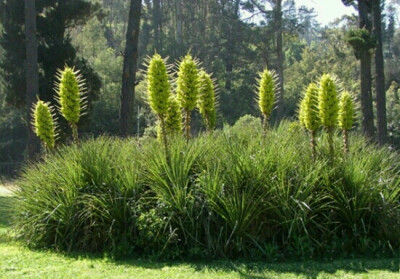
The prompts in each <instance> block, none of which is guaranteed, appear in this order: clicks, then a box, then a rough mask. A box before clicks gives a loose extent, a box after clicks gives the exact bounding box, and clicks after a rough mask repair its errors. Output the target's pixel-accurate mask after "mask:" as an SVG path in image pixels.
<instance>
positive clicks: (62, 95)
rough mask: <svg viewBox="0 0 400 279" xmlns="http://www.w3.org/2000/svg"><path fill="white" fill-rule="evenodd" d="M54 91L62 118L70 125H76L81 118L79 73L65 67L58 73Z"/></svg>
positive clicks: (81, 85)
mask: <svg viewBox="0 0 400 279" xmlns="http://www.w3.org/2000/svg"><path fill="white" fill-rule="evenodd" d="M57 78H58V83H57V85H56V90H57V93H58V102H59V104H60V112H61V114H62V116H63V117H64V118H65V119H66V120H67V121H68V122H69V123H70V124H77V123H78V122H79V118H80V116H81V111H82V110H83V109H84V107H82V105H83V104H82V103H83V100H82V95H83V93H84V92H83V86H84V84H83V80H82V77H81V76H80V75H79V71H75V69H73V68H70V67H68V66H66V67H65V68H64V70H59V72H58V76H57Z"/></svg>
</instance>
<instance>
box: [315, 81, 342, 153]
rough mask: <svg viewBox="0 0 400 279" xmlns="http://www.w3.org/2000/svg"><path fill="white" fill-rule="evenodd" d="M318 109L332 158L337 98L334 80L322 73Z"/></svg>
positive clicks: (337, 108)
mask: <svg viewBox="0 0 400 279" xmlns="http://www.w3.org/2000/svg"><path fill="white" fill-rule="evenodd" d="M318 109H319V116H320V119H321V124H322V125H323V126H324V127H325V130H326V132H327V133H328V144H329V152H330V156H331V159H333V153H334V147H333V132H334V130H335V128H336V125H337V120H338V111H339V100H338V96H337V89H336V85H335V81H334V80H333V78H332V77H331V76H330V75H328V74H324V75H322V76H321V79H320V87H319V95H318Z"/></svg>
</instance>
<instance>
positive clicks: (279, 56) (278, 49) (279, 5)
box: [275, 0, 284, 121]
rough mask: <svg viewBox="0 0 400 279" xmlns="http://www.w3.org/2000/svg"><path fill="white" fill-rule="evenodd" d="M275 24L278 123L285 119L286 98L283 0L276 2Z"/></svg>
mask: <svg viewBox="0 0 400 279" xmlns="http://www.w3.org/2000/svg"><path fill="white" fill-rule="evenodd" d="M275 24H276V56H277V70H278V78H279V85H278V86H279V87H278V89H279V90H278V92H279V93H278V112H277V116H278V117H277V118H278V121H279V120H280V119H282V117H283V96H284V87H283V82H284V77H283V60H284V54H283V42H282V0H276V1H275Z"/></svg>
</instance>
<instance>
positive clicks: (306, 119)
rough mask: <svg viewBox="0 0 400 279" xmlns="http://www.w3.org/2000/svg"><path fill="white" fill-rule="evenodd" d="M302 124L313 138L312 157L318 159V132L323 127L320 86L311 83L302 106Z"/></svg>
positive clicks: (300, 114) (300, 112) (300, 116)
mask: <svg viewBox="0 0 400 279" xmlns="http://www.w3.org/2000/svg"><path fill="white" fill-rule="evenodd" d="M299 119H300V123H301V124H302V125H303V126H304V127H305V128H306V129H307V130H308V131H309V133H310V136H311V149H312V156H313V159H314V160H315V158H316V140H315V137H316V132H317V130H318V128H319V127H320V125H321V122H320V119H319V112H318V86H317V85H316V84H315V83H310V85H309V86H308V87H307V90H306V92H305V94H304V98H303V100H302V101H301V104H300V111H299Z"/></svg>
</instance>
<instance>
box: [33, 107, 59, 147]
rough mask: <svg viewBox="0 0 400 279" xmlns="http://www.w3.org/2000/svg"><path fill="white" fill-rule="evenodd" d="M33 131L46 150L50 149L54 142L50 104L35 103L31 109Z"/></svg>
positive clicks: (54, 127)
mask: <svg viewBox="0 0 400 279" xmlns="http://www.w3.org/2000/svg"><path fill="white" fill-rule="evenodd" d="M32 114H33V123H32V125H33V129H34V132H35V134H36V135H37V136H38V137H39V138H40V139H41V140H42V142H43V144H44V146H45V147H46V148H49V149H52V148H54V146H55V142H56V124H55V123H54V112H53V109H52V108H51V106H50V104H48V103H45V102H43V101H40V100H39V101H37V102H36V104H35V105H34V107H33V108H32Z"/></svg>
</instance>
